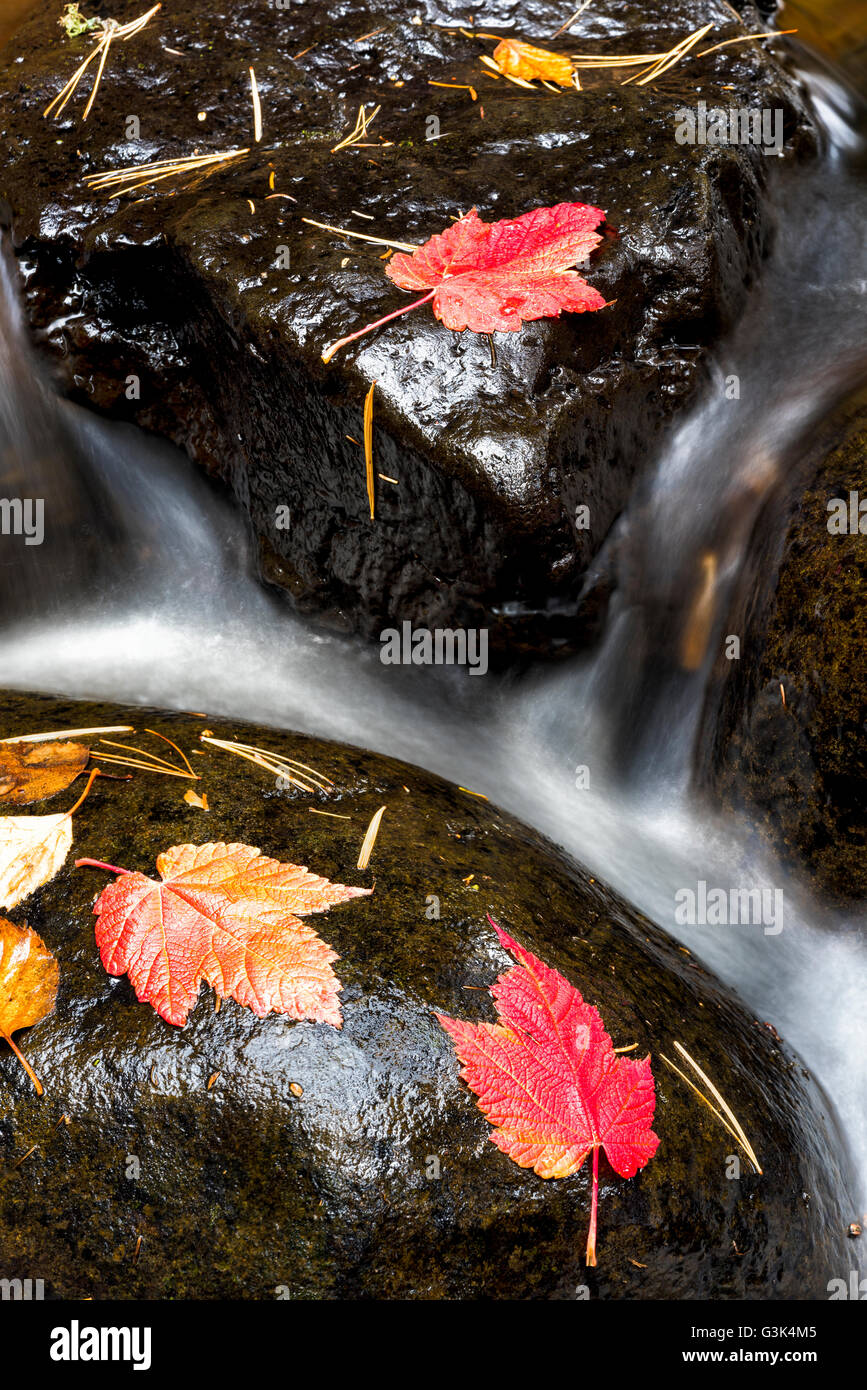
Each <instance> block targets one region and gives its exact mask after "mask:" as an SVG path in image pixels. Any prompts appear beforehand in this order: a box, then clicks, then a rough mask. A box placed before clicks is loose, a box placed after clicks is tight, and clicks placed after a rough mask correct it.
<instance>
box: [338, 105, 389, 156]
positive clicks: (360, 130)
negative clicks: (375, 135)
mask: <svg viewBox="0 0 867 1390" xmlns="http://www.w3.org/2000/svg"><path fill="white" fill-rule="evenodd" d="M381 109H382V108H381V107H380V106H375V107H374V109H373V110H372V111H371V113H370V115H369V116H368V114H367V112H366V111H365V109H364V106H363V105H361V106H359V108H358V115H357V116H356V118H355V127H354V129H353V130H351V131H350V133H349V134H348V135H347V136H346V137H345V139H343V140H341V141H340V142H339V143H338V144H337V145H335V146H334V148H333V149H332V150H331V153H332V154H337V151H338V150H345V149H348V148H349V146H350V145H357V144H358V142H359V140H363V139H364V137H365V135H366V134H367V132H368V129H369V127H370V126H371V125H372V124H373V122H374V121H375V120H376V117H377V116H378V115H379V112H380V110H381Z"/></svg>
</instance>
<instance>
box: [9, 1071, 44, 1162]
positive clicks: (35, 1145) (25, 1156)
mask: <svg viewBox="0 0 867 1390" xmlns="http://www.w3.org/2000/svg"><path fill="white" fill-rule="evenodd" d="M39 1094H40V1095H41V1094H42V1091H41V1090H40V1092H39ZM38 1147H39V1145H38V1144H34V1145H33V1147H32V1148H30V1149H28V1150H27V1152H26V1154H22V1155H21V1157H20V1158H19V1160H18V1162H17V1163H13V1165H12V1167H13V1168H20V1167H21V1165H22V1163H23V1162H24V1160H25V1159H26V1158H29V1157H30V1155H31V1154H35V1153H36V1150H37V1149H38Z"/></svg>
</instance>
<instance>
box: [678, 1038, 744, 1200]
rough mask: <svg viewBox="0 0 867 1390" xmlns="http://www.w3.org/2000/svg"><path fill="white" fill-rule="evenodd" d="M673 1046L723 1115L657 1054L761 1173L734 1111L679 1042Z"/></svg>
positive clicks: (682, 1075)
mask: <svg viewBox="0 0 867 1390" xmlns="http://www.w3.org/2000/svg"><path fill="white" fill-rule="evenodd" d="M674 1045H675V1047H676V1048H677V1050H678V1052H679V1053H680V1055H681V1056H682V1057H683V1058H685V1059H686V1061H687V1062H688V1063H689V1065H690V1066H691V1067H692V1068H693V1070H694V1071H695V1072H696V1074H697V1075H698V1076H699V1077H700V1078H701V1080H702V1081H703V1082H704V1084H705V1085H706V1086H707V1088H708V1090H709V1091H710V1093H711V1095H712V1096H713V1097H714V1099H715V1100H716V1101H717V1102H718V1103H719V1105H720V1106H721V1107H722V1109H723V1111H724V1112H725V1115H721V1114H720V1112H719V1110H717V1108H716V1106H715V1105H712V1104H711V1102H710V1101H709V1100H708V1098H707V1096H706V1095H703V1094H702V1092H701V1091H700V1090H699V1089H698V1087H697V1086H695V1085H693V1083H692V1081H690V1079H689V1077H688V1076H686V1075H685V1074H684V1073H683V1072H682V1071H681V1070H680V1068H679V1067H677V1066H675V1064H674V1062H672V1061H671V1059H670V1058H669V1057H666V1056H665V1054H664V1053H660V1054H659V1055H660V1057H662V1060H663V1061H664V1062H665V1063H667V1065H668V1066H669V1067H671V1069H672V1071H674V1072H677V1075H678V1076H679V1077H680V1079H681V1080H682V1081H685V1082H686V1084H687V1086H689V1087H690V1089H691V1090H693V1091H694V1092H695V1094H696V1095H697V1096H698V1097H699V1099H700V1100H702V1101H704V1103H705V1105H706V1106H707V1107H708V1109H709V1110H712V1111H713V1113H714V1114H715V1115H716V1117H717V1119H718V1120H719V1122H720V1124H721V1125H722V1126H723V1128H724V1129H726V1130H727V1131H728V1133H729V1134H730V1135H731V1137H732V1138H733V1139H734V1140H735V1141H736V1143H738V1144H740V1146H741V1148H742V1149H743V1151H744V1153H745V1154H746V1156H747V1158H748V1159H749V1160H750V1163H751V1164H752V1165H753V1167H754V1168H755V1170H756V1172H757V1173H761V1171H762V1169H761V1166H760V1164H759V1160H758V1159H757V1157H756V1154H755V1150H754V1149H753V1146H752V1144H751V1143H750V1141H749V1139H748V1138H747V1136H746V1134H745V1133H744V1130H743V1127H742V1125H741V1123H740V1121H739V1120H738V1118H737V1116H736V1115H735V1113H734V1111H733V1110H732V1109H731V1107H730V1106H729V1105H728V1104H727V1103H726V1101H725V1100H724V1099H723V1097H722V1096H721V1095H720V1092H719V1091H718V1090H717V1088H716V1086H715V1085H714V1084H713V1082H712V1081H711V1079H710V1077H709V1076H708V1075H707V1073H706V1072H704V1071H702V1069H701V1067H700V1066H699V1064H698V1062H696V1061H695V1059H694V1058H693V1057H691V1056H690V1055H689V1053H688V1052H687V1050H686V1048H685V1047H682V1046H681V1044H680V1043H679V1042H675V1044H674ZM726 1117H727V1118H726Z"/></svg>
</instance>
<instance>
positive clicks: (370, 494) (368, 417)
mask: <svg viewBox="0 0 867 1390" xmlns="http://www.w3.org/2000/svg"><path fill="white" fill-rule="evenodd" d="M375 387H376V382H375V381H372V382H371V383H370V390H369V391H368V393H367V395H366V396H365V398H364V470H365V475H366V479H367V501H368V505H369V506H370V519H371V521H373V513H374V509H375V506H376V488H375V484H374V481H373V392H374V389H375Z"/></svg>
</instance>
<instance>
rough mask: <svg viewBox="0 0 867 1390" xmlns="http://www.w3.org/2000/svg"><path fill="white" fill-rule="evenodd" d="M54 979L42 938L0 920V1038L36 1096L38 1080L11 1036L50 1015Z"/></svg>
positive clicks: (51, 959) (53, 964) (54, 967)
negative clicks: (11, 1053)
mask: <svg viewBox="0 0 867 1390" xmlns="http://www.w3.org/2000/svg"><path fill="white" fill-rule="evenodd" d="M58 978H59V970H58V966H57V961H56V960H55V958H54V956H53V955H52V954H51V952H50V951H49V949H48V947H47V946H46V945H45V942H44V941H43V940H42V938H41V937H39V936H37V934H36V932H35V931H31V930H30V928H29V927H27V926H22V927H19V926H16V925H15V923H14V922H9V921H7V919H6V918H5V917H0V1037H2V1038H5V1040H6V1042H8V1044H9V1046H10V1047H11V1048H12V1051H13V1052H14V1053H15V1056H16V1057H17V1058H18V1060H19V1062H20V1063H21V1065H22V1067H23V1068H24V1070H25V1071H26V1073H27V1075H28V1076H29V1077H30V1080H31V1081H32V1082H33V1085H34V1086H35V1087H36V1091H37V1094H38V1095H40V1096H41V1095H42V1086H41V1084H40V1081H39V1078H38V1077H37V1076H36V1073H35V1072H34V1070H33V1068H32V1067H31V1065H30V1063H29V1062H28V1061H27V1059H26V1057H24V1056H23V1054H22V1053H21V1052H20V1051H19V1049H18V1048H17V1047H16V1045H15V1043H14V1042H13V1041H12V1034H13V1033H17V1032H18V1030H19V1028H32V1027H33V1024H34V1023H39V1021H40V1020H41V1019H43V1018H46V1017H47V1016H48V1014H50V1013H51V1012H52V1010H53V1008H54V1005H55V1002H56V1000H57V982H58Z"/></svg>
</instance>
